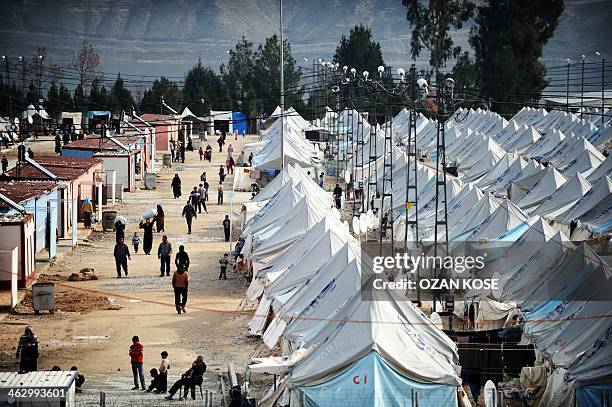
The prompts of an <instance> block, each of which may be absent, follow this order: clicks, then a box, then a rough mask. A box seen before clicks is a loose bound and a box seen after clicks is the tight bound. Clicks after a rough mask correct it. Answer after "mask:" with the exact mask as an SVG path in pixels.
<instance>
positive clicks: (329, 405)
mask: <svg viewBox="0 0 612 407" xmlns="http://www.w3.org/2000/svg"><path fill="white" fill-rule="evenodd" d="M298 391H299V392H300V394H301V395H302V396H303V400H304V406H305V407H337V406H368V407H403V406H413V405H415V404H413V403H412V397H417V396H416V394H417V393H418V400H419V403H418V405H419V407H438V406H456V405H457V388H456V387H454V386H449V385H444V384H429V383H420V382H417V381H414V380H411V379H408V378H406V377H404V376H402V375H401V374H399V373H398V372H397V371H395V369H393V368H392V367H391V366H389V365H388V364H387V363H386V362H385V361H384V360H383V358H382V357H381V356H380V355H379V354H378V353H376V352H370V353H369V354H368V355H366V356H364V357H363V358H361V359H360V360H358V361H357V362H356V363H355V364H353V365H352V366H351V367H350V368H349V369H347V370H346V371H344V372H342V373H340V374H339V375H338V376H336V377H334V378H332V379H330V380H328V381H326V382H324V383H320V384H317V385H312V386H301V387H299V388H298Z"/></svg>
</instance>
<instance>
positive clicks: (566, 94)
mask: <svg viewBox="0 0 612 407" xmlns="http://www.w3.org/2000/svg"><path fill="white" fill-rule="evenodd" d="M566 61H567V75H566V76H565V111H566V112H568V113H569V74H570V62H572V60H571V59H569V58H568V59H567V60H566Z"/></svg>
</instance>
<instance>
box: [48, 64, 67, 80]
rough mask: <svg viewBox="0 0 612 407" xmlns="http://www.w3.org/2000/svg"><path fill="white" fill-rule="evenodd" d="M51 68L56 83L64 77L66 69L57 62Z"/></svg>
mask: <svg viewBox="0 0 612 407" xmlns="http://www.w3.org/2000/svg"><path fill="white" fill-rule="evenodd" d="M50 70H51V78H52V80H53V81H55V82H56V83H59V82H61V81H62V79H64V69H63V68H62V67H61V66H59V65H57V64H53V65H51V67H50Z"/></svg>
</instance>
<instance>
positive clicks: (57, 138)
mask: <svg viewBox="0 0 612 407" xmlns="http://www.w3.org/2000/svg"><path fill="white" fill-rule="evenodd" d="M55 152H56V153H57V154H60V153H61V152H62V139H61V138H60V136H59V134H56V135H55Z"/></svg>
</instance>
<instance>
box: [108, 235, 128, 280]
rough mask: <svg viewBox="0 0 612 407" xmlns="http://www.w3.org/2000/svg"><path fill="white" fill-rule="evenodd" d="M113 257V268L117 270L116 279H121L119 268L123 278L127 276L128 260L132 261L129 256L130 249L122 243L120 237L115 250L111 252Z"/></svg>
mask: <svg viewBox="0 0 612 407" xmlns="http://www.w3.org/2000/svg"><path fill="white" fill-rule="evenodd" d="M113 256H114V257H115V267H116V268H117V278H121V268H123V272H124V274H125V276H126V277H127V275H128V259H130V260H132V257H131V256H130V249H128V247H127V245H126V244H125V243H123V238H122V237H120V238H119V239H118V240H117V243H116V244H115V250H113Z"/></svg>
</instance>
